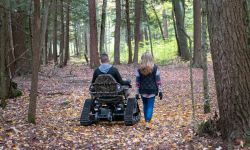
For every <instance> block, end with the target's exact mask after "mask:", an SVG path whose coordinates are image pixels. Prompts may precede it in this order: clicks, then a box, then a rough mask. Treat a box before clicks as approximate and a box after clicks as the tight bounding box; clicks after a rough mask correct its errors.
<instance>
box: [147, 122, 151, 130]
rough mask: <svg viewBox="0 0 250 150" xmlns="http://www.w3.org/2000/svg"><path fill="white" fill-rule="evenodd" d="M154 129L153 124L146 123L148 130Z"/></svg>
mask: <svg viewBox="0 0 250 150" xmlns="http://www.w3.org/2000/svg"><path fill="white" fill-rule="evenodd" d="M151 128H152V124H151V123H150V122H146V130H150V129H151Z"/></svg>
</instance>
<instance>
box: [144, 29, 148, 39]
mask: <svg viewBox="0 0 250 150" xmlns="http://www.w3.org/2000/svg"><path fill="white" fill-rule="evenodd" d="M144 37H145V41H148V29H147V27H144Z"/></svg>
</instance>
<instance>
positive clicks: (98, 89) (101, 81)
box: [93, 74, 120, 95]
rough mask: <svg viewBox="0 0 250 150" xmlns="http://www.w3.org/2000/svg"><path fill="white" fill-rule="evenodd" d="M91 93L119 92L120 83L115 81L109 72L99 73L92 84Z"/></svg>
mask: <svg viewBox="0 0 250 150" xmlns="http://www.w3.org/2000/svg"><path fill="white" fill-rule="evenodd" d="M93 87H94V92H93V94H101V95H103V94H107V95H109V94H116V93H118V92H119V87H120V84H119V83H117V82H116V80H115V78H114V77H113V76H112V75H110V74H101V75H99V76H98V77H97V78H96V80H95V82H94V84H93Z"/></svg>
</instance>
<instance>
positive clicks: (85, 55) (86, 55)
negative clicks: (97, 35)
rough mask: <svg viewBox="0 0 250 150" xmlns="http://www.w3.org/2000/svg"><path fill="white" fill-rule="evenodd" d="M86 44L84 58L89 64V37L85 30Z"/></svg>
mask: <svg viewBox="0 0 250 150" xmlns="http://www.w3.org/2000/svg"><path fill="white" fill-rule="evenodd" d="M84 40H85V42H84V44H85V53H84V58H85V60H86V62H87V64H89V59H88V38H87V33H86V31H85V32H84Z"/></svg>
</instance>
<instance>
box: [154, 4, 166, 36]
mask: <svg viewBox="0 0 250 150" xmlns="http://www.w3.org/2000/svg"><path fill="white" fill-rule="evenodd" d="M151 7H152V9H153V12H154V14H155V17H156V20H157V23H158V26H159V29H160V31H161V36H162V39H163V40H165V37H164V33H163V29H162V23H161V21H160V19H159V17H158V14H157V12H156V10H155V7H154V5H153V3H152V2H151Z"/></svg>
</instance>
